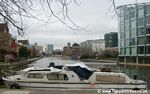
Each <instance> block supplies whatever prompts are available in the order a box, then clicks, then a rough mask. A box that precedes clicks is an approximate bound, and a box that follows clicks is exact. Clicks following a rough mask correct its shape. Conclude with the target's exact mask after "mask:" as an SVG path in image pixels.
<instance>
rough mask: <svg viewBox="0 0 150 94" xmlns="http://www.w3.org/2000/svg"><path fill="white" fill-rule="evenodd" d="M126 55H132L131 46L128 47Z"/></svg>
mask: <svg viewBox="0 0 150 94" xmlns="http://www.w3.org/2000/svg"><path fill="white" fill-rule="evenodd" d="M126 55H130V48H129V47H128V48H126Z"/></svg>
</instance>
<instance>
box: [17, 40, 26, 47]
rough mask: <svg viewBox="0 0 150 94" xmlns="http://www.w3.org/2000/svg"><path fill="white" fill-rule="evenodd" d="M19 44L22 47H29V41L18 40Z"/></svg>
mask: <svg viewBox="0 0 150 94" xmlns="http://www.w3.org/2000/svg"><path fill="white" fill-rule="evenodd" d="M18 43H19V44H20V45H22V46H29V40H18Z"/></svg>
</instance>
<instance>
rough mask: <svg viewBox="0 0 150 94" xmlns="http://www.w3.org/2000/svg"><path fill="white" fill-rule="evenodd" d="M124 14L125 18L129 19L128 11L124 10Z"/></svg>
mask: <svg viewBox="0 0 150 94" xmlns="http://www.w3.org/2000/svg"><path fill="white" fill-rule="evenodd" d="M124 16H125V20H129V13H128V12H127V11H126V13H125V14H124Z"/></svg>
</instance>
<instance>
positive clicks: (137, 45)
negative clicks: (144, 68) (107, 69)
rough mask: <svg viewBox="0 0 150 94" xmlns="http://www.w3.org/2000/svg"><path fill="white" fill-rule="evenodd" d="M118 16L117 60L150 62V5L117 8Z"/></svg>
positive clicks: (140, 4)
mask: <svg viewBox="0 0 150 94" xmlns="http://www.w3.org/2000/svg"><path fill="white" fill-rule="evenodd" d="M117 11H118V16H119V32H118V39H119V43H118V44H119V45H118V46H119V60H120V61H123V62H131V63H137V64H138V63H149V62H150V3H138V4H128V5H122V6H119V7H117Z"/></svg>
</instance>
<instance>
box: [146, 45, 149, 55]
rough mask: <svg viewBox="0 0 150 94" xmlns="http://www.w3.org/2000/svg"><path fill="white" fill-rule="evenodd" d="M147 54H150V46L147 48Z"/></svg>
mask: <svg viewBox="0 0 150 94" xmlns="http://www.w3.org/2000/svg"><path fill="white" fill-rule="evenodd" d="M146 54H150V46H146Z"/></svg>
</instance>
